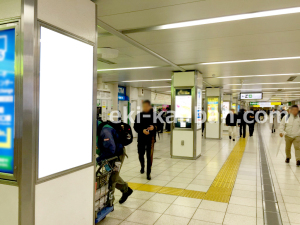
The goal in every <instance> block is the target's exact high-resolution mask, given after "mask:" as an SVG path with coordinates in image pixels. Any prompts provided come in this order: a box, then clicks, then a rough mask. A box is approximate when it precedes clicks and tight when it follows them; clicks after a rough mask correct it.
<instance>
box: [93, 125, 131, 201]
mask: <svg viewBox="0 0 300 225" xmlns="http://www.w3.org/2000/svg"><path fill="white" fill-rule="evenodd" d="M101 123H102V121H98V126H97V139H96V146H97V150H96V153H97V155H99V157H97V162H98V164H99V165H100V164H101V162H102V161H103V160H106V159H109V158H113V157H115V156H117V157H118V158H119V161H120V162H121V167H122V165H123V162H124V159H125V156H126V149H125V147H124V146H123V144H122V143H121V140H120V138H119V135H118V133H117V131H116V130H115V129H114V128H113V127H112V126H110V125H108V124H106V125H104V124H103V125H104V126H103V125H102V128H101V129H100V124H101ZM121 167H120V169H119V171H113V172H112V174H111V177H110V180H109V182H110V184H111V187H112V196H113V200H112V202H114V192H115V189H116V188H117V189H118V190H119V191H121V192H122V197H121V198H120V200H119V203H120V204H123V203H124V202H125V201H126V200H127V199H128V197H129V196H130V195H131V194H132V193H133V190H132V189H131V188H130V187H129V186H128V183H127V182H125V181H124V180H123V179H122V178H121V177H120V171H121Z"/></svg>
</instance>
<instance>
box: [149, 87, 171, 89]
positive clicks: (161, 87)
mask: <svg viewBox="0 0 300 225" xmlns="http://www.w3.org/2000/svg"><path fill="white" fill-rule="evenodd" d="M170 87H171V86H158V87H148V88H152V89H154V88H170Z"/></svg>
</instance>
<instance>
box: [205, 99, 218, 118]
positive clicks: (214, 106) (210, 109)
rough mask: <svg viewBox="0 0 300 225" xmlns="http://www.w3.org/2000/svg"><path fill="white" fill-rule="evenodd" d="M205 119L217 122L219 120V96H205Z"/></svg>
mask: <svg viewBox="0 0 300 225" xmlns="http://www.w3.org/2000/svg"><path fill="white" fill-rule="evenodd" d="M207 121H208V122H209V123H217V122H218V121H219V98H218V97H208V98H207Z"/></svg>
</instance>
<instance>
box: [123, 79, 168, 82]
mask: <svg viewBox="0 0 300 225" xmlns="http://www.w3.org/2000/svg"><path fill="white" fill-rule="evenodd" d="M168 80H172V79H156V80H124V81H120V82H124V83H134V82H154V81H168Z"/></svg>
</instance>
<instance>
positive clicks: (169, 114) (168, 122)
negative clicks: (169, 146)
mask: <svg viewBox="0 0 300 225" xmlns="http://www.w3.org/2000/svg"><path fill="white" fill-rule="evenodd" d="M171 116H172V114H171V108H170V107H169V106H168V107H167V113H166V120H165V121H166V131H167V132H170V131H171V123H170V121H168V118H170V117H171Z"/></svg>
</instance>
